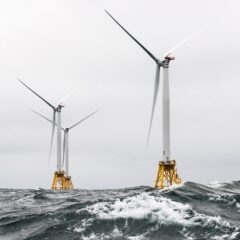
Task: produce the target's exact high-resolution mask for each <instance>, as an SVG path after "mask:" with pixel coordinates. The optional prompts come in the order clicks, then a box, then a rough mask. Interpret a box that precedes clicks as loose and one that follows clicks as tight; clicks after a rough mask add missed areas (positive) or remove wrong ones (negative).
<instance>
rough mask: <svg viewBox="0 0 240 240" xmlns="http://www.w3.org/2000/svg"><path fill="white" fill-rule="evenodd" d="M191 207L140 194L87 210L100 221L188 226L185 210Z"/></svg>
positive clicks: (97, 204)
mask: <svg viewBox="0 0 240 240" xmlns="http://www.w3.org/2000/svg"><path fill="white" fill-rule="evenodd" d="M190 209H191V207H190V205H188V204H182V203H178V202H174V201H172V200H170V199H167V198H164V197H162V196H159V197H156V196H151V195H149V194H147V193H142V194H139V195H137V196H133V197H128V198H126V199H124V200H122V201H121V200H119V199H118V200H116V201H115V202H114V203H106V202H103V203H96V204H94V205H92V206H90V207H88V208H87V211H89V212H90V213H91V214H95V215H97V216H98V217H99V218H100V219H117V218H123V219H127V218H134V219H143V218H149V219H150V220H152V221H158V222H161V223H165V224H168V223H176V224H178V223H180V224H183V225H188V224H189V220H187V219H186V218H188V217H189V216H188V213H187V210H190Z"/></svg>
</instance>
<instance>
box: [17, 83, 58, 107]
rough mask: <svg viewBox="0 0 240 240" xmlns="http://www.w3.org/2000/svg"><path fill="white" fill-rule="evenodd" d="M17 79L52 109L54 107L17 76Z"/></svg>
mask: <svg viewBox="0 0 240 240" xmlns="http://www.w3.org/2000/svg"><path fill="white" fill-rule="evenodd" d="M18 81H19V82H20V83H22V84H23V85H24V86H25V87H26V88H28V89H29V90H30V91H31V92H33V93H34V94H35V95H36V96H38V97H39V98H40V99H42V100H43V101H44V102H45V103H46V104H47V105H48V106H50V107H51V108H52V109H55V107H54V106H53V105H52V104H51V103H49V102H48V101H47V100H45V99H44V98H43V97H41V96H40V95H39V94H38V93H36V92H35V91H33V90H32V89H31V88H30V87H29V86H27V85H26V84H25V83H24V82H23V81H22V80H20V79H19V78H18Z"/></svg>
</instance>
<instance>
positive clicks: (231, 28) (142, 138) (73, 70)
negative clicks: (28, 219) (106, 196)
mask: <svg viewBox="0 0 240 240" xmlns="http://www.w3.org/2000/svg"><path fill="white" fill-rule="evenodd" d="M239 8H240V3H239V1H237V0H235V1H230V0H225V1H222V0H212V1H209V0H201V1H200V0H198V1H196V0H195V1H193V0H181V1H179V0H170V1H163V0H155V1H154V0H151V1H149V0H131V1H130V0H121V1H120V0H119V1H116V0H112V1H108V0H86V1H83V0H72V1H71V0H65V1H62V0H50V1H49V0H42V1H34V0H25V1H23V0H21V1H19V0H15V1H12V0H3V1H1V2H0V83H1V87H0V113H1V118H0V123H1V124H0V132H1V137H0V164H1V167H0V182H1V185H0V187H12V188H35V187H43V188H50V186H51V183H52V178H53V172H54V170H55V168H56V150H55V149H54V152H53V157H52V160H51V162H50V165H48V152H49V147H50V136H51V125H50V124H49V123H48V122H46V121H44V120H42V119H41V118H39V117H38V116H36V115H34V114H33V113H32V112H30V111H29V109H30V108H33V109H35V110H37V111H39V112H41V113H42V114H45V115H46V116H47V117H51V116H52V110H51V109H50V108H49V107H48V106H47V105H46V104H45V103H44V102H42V101H41V100H40V99H38V98H37V97H36V96H34V95H33V94H32V93H31V92H30V91H28V90H27V89H26V88H24V86H22V85H21V84H20V83H19V82H18V81H17V78H21V79H22V80H23V81H25V82H26V83H27V84H29V85H30V86H31V87H32V88H33V89H35V90H36V91H37V92H38V93H40V94H41V95H42V96H44V97H45V98H46V99H47V100H49V101H50V102H51V103H52V104H54V105H55V104H57V102H58V101H59V100H60V99H61V98H62V97H64V96H65V95H66V94H67V93H69V92H70V91H71V90H72V89H74V88H75V87H77V86H78V85H79V84H82V83H86V84H85V85H84V86H83V87H81V88H80V89H79V90H78V91H77V92H76V93H75V94H74V95H72V97H71V98H69V99H68V100H67V101H66V102H65V108H64V109H63V115H62V118H63V119H62V122H63V126H69V125H71V124H73V123H75V122H77V121H78V120H80V119H81V118H83V117H84V116H85V115H87V114H89V113H91V112H92V111H94V110H99V112H98V113H97V114H95V115H94V116H92V117H91V118H89V119H88V120H87V121H85V122H84V123H82V124H81V125H79V126H78V127H76V128H75V129H73V130H72V131H70V134H69V143H70V175H72V178H73V183H74V185H75V187H76V188H95V189H96V188H120V187H130V186H138V185H149V186H153V184H154V180H155V177H156V173H157V163H158V161H159V160H161V154H162V136H161V134H162V129H161V126H162V121H161V117H162V114H161V110H162V109H161V90H160V92H159V98H158V101H157V106H156V111H155V118H154V122H153V128H152V135H151V138H150V143H149V148H148V151H147V152H146V151H145V144H146V140H147V131H148V126H149V119H150V111H151V104H152V95H153V86H154V76H155V64H154V62H153V61H152V59H151V58H150V57H149V56H148V55H147V54H146V53H145V52H144V51H143V50H142V49H141V48H140V47H139V46H137V45H136V44H135V43H134V42H133V41H132V39H130V38H129V37H128V36H127V35H126V34H125V33H124V32H123V31H122V30H121V29H120V28H119V27H118V26H117V25H116V24H115V23H114V22H113V21H112V20H111V19H110V18H109V16H107V14H106V13H105V12H104V9H107V10H108V11H110V13H111V14H112V15H113V16H114V17H115V18H116V19H118V20H119V21H120V23H121V24H122V25H123V26H125V27H126V28H127V29H128V30H129V31H130V32H131V33H132V34H133V35H134V36H135V37H136V38H137V39H138V40H139V41H140V42H142V43H143V44H144V45H145V46H146V47H147V48H148V49H149V50H150V51H151V52H152V53H153V54H154V55H156V56H159V57H160V56H161V55H162V54H163V53H165V52H166V51H167V50H169V49H170V48H171V47H173V46H174V45H175V44H177V43H178V42H180V41H181V40H183V39H184V38H186V37H187V36H188V35H190V34H192V33H194V32H196V31H198V30H200V29H202V28H206V30H205V31H204V32H202V33H201V34H200V35H198V36H196V37H194V38H193V39H192V40H190V41H189V42H187V43H186V44H185V45H183V46H182V47H181V48H179V49H177V50H176V51H175V52H174V56H175V57H176V60H175V61H172V62H171V66H170V95H171V155H172V158H173V159H176V161H177V164H178V171H179V174H180V176H181V177H182V178H183V180H184V181H195V182H200V183H210V182H212V181H231V180H238V179H239V168H240V162H239V161H240V147H239V146H240V127H239V124H240V104H239V103H240V94H239V92H240V73H239V66H240V60H239V57H240V29H239V22H240V15H239ZM161 87H162V86H160V89H161Z"/></svg>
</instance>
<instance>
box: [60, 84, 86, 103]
mask: <svg viewBox="0 0 240 240" xmlns="http://www.w3.org/2000/svg"><path fill="white" fill-rule="evenodd" d="M86 83H87V82H84V83H82V84H80V85H79V86H77V87H76V88H74V89H73V90H72V91H71V92H70V93H68V94H67V95H66V96H65V97H63V98H62V99H61V100H60V101H59V103H58V105H59V104H62V103H63V102H64V101H66V100H67V99H68V98H69V97H70V96H72V95H73V94H74V93H75V92H76V91H77V90H78V89H79V88H80V87H82V86H84V85H85V84H86Z"/></svg>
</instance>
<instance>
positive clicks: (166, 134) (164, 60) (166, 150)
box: [105, 10, 201, 188]
mask: <svg viewBox="0 0 240 240" xmlns="http://www.w3.org/2000/svg"><path fill="white" fill-rule="evenodd" d="M105 11H106V10H105ZM106 13H107V14H108V15H109V16H110V17H111V18H112V19H113V21H114V22H115V23H117V25H118V26H119V27H120V28H121V29H122V30H123V31H124V32H125V33H126V34H127V35H128V36H129V37H131V38H132V39H133V40H134V41H135V42H136V43H137V44H138V45H139V46H140V47H141V48H142V49H143V50H144V51H145V52H146V53H147V54H148V55H149V56H150V57H151V58H152V59H153V61H154V62H155V64H156V72H155V84H154V93H153V103H152V111H151V118H150V124H149V130H148V137H147V145H148V143H149V138H150V133H151V128H152V121H153V117H154V110H155V106H156V101H157V96H158V90H159V82H160V68H161V67H162V68H163V94H162V118H163V126H162V129H163V133H162V139H163V156H162V160H163V161H160V163H163V164H165V163H166V162H167V161H169V160H170V97H169V73H168V69H169V63H170V61H171V60H174V59H175V58H174V57H173V56H171V53H172V52H173V51H175V50H176V49H177V48H178V47H180V46H181V45H182V44H184V43H185V42H187V41H188V40H190V39H191V38H192V37H193V36H195V35H197V34H199V33H200V32H201V31H199V32H196V33H194V34H192V35H190V36H189V37H187V38H186V39H184V40H183V41H181V42H180V43H178V44H177V45H176V46H175V47H173V48H172V49H171V50H169V51H168V52H166V53H165V54H164V55H163V57H160V58H157V57H155V56H154V55H153V54H152V53H151V52H150V51H149V50H148V49H147V48H146V47H144V46H143V45H142V44H141V43H140V42H139V41H138V40H137V39H136V38H135V37H134V36H133V35H131V34H130V33H129V32H128V31H127V30H126V29H125V28H124V27H123V26H122V25H121V24H120V23H119V22H118V21H117V20H116V19H115V18H114V17H113V16H112V15H111V14H110V13H109V12H108V11H106ZM173 161H174V162H173ZM172 163H174V166H175V160H172ZM159 167H161V166H160V165H159ZM174 169H175V167H174ZM159 174H160V175H161V174H162V175H164V174H165V171H163V172H161V171H159V173H158V175H159ZM177 177H178V176H177ZM172 178H174V177H172ZM176 181H178V180H176ZM156 182H159V181H158V180H156ZM170 182H172V181H171V180H170ZM161 185H162V187H161ZM170 185H171V183H170ZM155 187H158V185H157V184H156V183H155ZM160 188H163V183H162V184H161V183H160Z"/></svg>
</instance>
